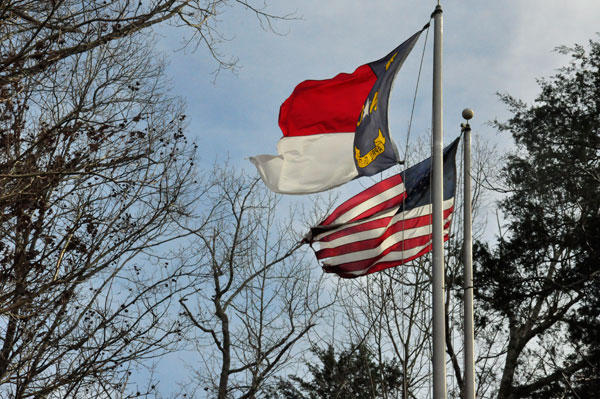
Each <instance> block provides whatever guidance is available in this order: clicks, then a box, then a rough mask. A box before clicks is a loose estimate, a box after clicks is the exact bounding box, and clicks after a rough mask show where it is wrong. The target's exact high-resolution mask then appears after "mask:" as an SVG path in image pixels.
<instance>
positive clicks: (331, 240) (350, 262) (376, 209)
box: [307, 140, 458, 278]
mask: <svg viewBox="0 0 600 399" xmlns="http://www.w3.org/2000/svg"><path fill="white" fill-rule="evenodd" d="M457 146H458V140H456V141H455V142H454V143H452V144H451V145H450V146H448V148H447V149H446V150H445V155H444V164H445V165H444V181H445V186H444V241H446V240H447V239H448V234H449V228H450V222H451V219H452V212H453V210H454V191H455V181H456V168H455V162H454V159H455V154H456V148H457ZM430 165H431V160H430V159H427V160H425V161H423V162H421V163H420V164H418V165H415V166H414V167H412V168H409V169H408V170H406V171H405V172H404V173H402V174H398V175H395V176H392V177H389V178H387V179H385V180H382V181H381V182H379V183H377V184H375V185H374V186H372V187H370V188H368V189H367V190H365V191H363V192H361V193H359V194H357V195H356V196H354V197H353V198H351V199H350V200H348V201H346V202H344V203H343V204H342V205H340V206H339V207H338V208H337V209H336V210H335V211H333V213H332V214H331V215H330V216H329V217H327V218H326V219H325V220H324V221H323V222H322V223H321V224H319V225H318V226H317V227H314V228H312V229H311V232H310V234H309V237H308V238H307V240H308V242H310V244H311V246H312V244H313V243H315V242H318V243H319V249H318V250H316V251H315V254H316V256H317V259H318V260H319V261H321V262H322V265H323V269H324V271H325V272H328V273H336V274H338V275H339V276H341V277H346V278H352V277H357V276H361V275H365V274H370V273H373V272H376V271H379V270H383V269H387V268H389V267H394V266H398V265H401V264H404V263H406V262H409V261H411V260H413V259H416V258H418V257H420V256H422V255H424V254H425V253H427V252H429V251H430V250H431V236H432V228H431V225H432V215H431V213H432V209H431V208H432V206H431V201H430V193H431V190H430V184H429V179H430ZM402 176H404V177H405V178H406V179H407V180H406V184H405V182H404V181H403V178H402Z"/></svg>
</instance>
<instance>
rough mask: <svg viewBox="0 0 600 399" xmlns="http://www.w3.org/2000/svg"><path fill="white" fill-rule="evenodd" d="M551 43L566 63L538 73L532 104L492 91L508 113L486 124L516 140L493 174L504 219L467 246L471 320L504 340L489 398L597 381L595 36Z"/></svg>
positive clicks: (599, 291)
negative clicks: (474, 302) (502, 225)
mask: <svg viewBox="0 0 600 399" xmlns="http://www.w3.org/2000/svg"><path fill="white" fill-rule="evenodd" d="M559 51H560V52H562V53H564V54H569V55H570V56H571V62H570V63H569V64H568V65H567V66H566V67H564V68H562V69H560V70H559V72H558V73H557V74H556V75H555V76H553V77H551V78H550V79H542V80H540V81H539V85H540V89H541V93H540V94H539V96H538V97H537V98H536V100H535V102H534V104H533V105H528V104H525V103H524V102H522V101H519V100H517V99H515V98H514V97H512V96H509V95H502V96H501V99H502V101H503V102H504V103H505V104H507V105H508V107H509V109H510V111H511V112H512V114H513V116H512V118H510V119H509V120H508V121H507V122H505V123H500V122H496V126H497V128H498V129H499V131H500V132H509V133H510V134H511V135H512V137H513V139H514V141H515V143H516V146H517V150H516V151H515V152H514V153H513V154H511V155H510V156H508V158H507V163H506V166H505V167H504V169H503V176H502V179H503V182H504V184H505V186H506V187H505V189H506V192H507V193H508V194H507V196H506V197H505V199H504V200H503V201H502V202H501V210H502V211H503V212H504V215H505V217H506V219H507V221H508V224H507V226H506V227H507V231H505V232H504V233H505V234H501V237H500V238H499V239H498V242H497V245H496V246H495V248H493V249H490V248H488V247H487V246H485V245H481V244H480V245H478V246H477V251H476V257H475V259H476V260H478V262H477V265H476V280H475V281H476V288H477V289H476V295H477V299H478V301H479V304H478V306H477V308H478V309H479V314H478V315H477V321H478V323H479V324H480V326H481V327H483V328H485V331H487V332H488V333H489V334H492V333H493V334H495V336H496V337H504V338H505V341H504V344H503V348H501V349H500V350H499V351H498V353H499V354H500V356H499V357H498V359H502V360H501V362H503V364H501V368H500V370H502V371H501V374H500V375H498V374H497V378H498V380H499V382H500V384H499V388H498V390H497V392H496V394H497V397H498V398H555V397H556V398H558V397H561V398H565V397H569V398H571V397H572V398H582V397H589V398H592V397H598V396H597V395H598V392H599V391H598V388H599V387H600V386H599V385H600V377H599V376H600V333H599V331H600V328H599V327H600V322H599V316H600V268H599V267H598V266H599V260H600V42H598V41H591V42H590V49H589V51H586V49H585V48H584V47H583V46H575V47H574V48H566V47H563V48H560V49H559ZM488 336H491V335H488ZM492 341H493V342H492V343H490V344H489V345H496V346H498V345H499V341H498V339H495V340H492ZM502 354H504V356H502Z"/></svg>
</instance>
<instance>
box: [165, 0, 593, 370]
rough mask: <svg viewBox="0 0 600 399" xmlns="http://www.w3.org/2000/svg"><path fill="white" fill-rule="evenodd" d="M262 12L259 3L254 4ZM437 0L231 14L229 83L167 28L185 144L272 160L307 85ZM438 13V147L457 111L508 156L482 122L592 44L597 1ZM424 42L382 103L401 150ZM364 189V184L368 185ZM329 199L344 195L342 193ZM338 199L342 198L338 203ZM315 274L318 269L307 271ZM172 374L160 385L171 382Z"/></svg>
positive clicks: (385, 48) (419, 127)
mask: <svg viewBox="0 0 600 399" xmlns="http://www.w3.org/2000/svg"><path fill="white" fill-rule="evenodd" d="M259 3H260V2H259ZM436 3H437V1H434V0H429V1H423V0H404V1H399V0H395V1H392V0H367V1H364V0H363V1H358V0H326V1H324V0H304V1H291V0H274V1H272V4H271V5H270V6H269V8H268V11H269V12H272V13H274V14H288V13H294V15H295V16H296V17H298V18H299V19H297V20H292V21H280V22H277V23H276V24H275V29H276V30H277V31H278V32H279V33H281V34H274V33H272V32H269V31H265V30H263V29H261V26H260V24H259V23H258V21H257V19H256V18H255V17H254V16H253V15H252V14H251V13H250V12H249V11H245V10H243V9H239V8H231V9H229V8H228V9H224V10H223V11H224V12H223V14H222V15H221V16H220V17H219V19H220V21H221V22H220V25H219V26H218V28H219V30H220V31H221V32H222V33H223V34H224V35H225V37H227V38H229V39H231V40H229V41H226V42H223V43H222V44H221V45H220V46H219V50H220V52H221V53H222V54H224V55H225V56H226V57H227V56H232V57H237V58H238V59H239V67H240V69H239V70H238V72H237V74H232V73H230V72H228V71H223V72H221V74H220V75H219V76H218V77H217V79H216V80H215V79H214V76H213V75H211V72H212V71H214V70H215V68H216V63H215V62H214V60H212V59H211V58H210V55H209V54H208V52H207V51H206V50H205V49H203V48H202V47H200V48H199V49H197V50H196V51H191V49H186V50H181V51H176V52H175V51H174V50H175V49H177V48H179V47H180V44H179V39H180V38H181V36H182V33H183V32H182V31H180V30H171V29H165V30H164V31H163V33H164V38H163V39H162V40H161V41H159V42H158V49H159V50H160V51H161V52H163V53H164V55H165V56H166V58H167V59H168V60H169V62H170V65H169V68H168V75H169V78H170V79H171V80H172V84H173V93H174V94H176V95H178V96H181V97H182V98H183V99H184V100H185V101H186V102H187V114H188V119H187V120H188V121H189V128H188V130H187V135H188V137H190V138H193V139H194V140H195V141H196V142H197V143H198V144H199V145H200V151H201V154H202V159H201V164H202V167H205V168H210V167H211V165H212V164H213V163H214V162H215V161H224V160H225V159H227V158H229V159H230V161H231V162H232V163H233V164H235V165H236V166H239V167H242V168H244V169H246V170H247V171H248V172H249V173H255V171H254V167H253V166H252V165H251V164H250V162H249V161H247V160H246V159H245V158H246V157H248V156H252V155H257V154H262V153H267V154H269V153H270V154H275V153H276V143H277V140H279V138H280V137H281V132H280V130H279V127H278V125H277V118H278V112H279V106H280V105H281V103H282V102H283V101H284V100H285V99H286V98H287V97H288V96H289V95H290V93H291V92H292V90H293V88H294V87H295V86H296V85H297V84H298V83H300V82H301V81H303V80H306V79H326V78H330V77H333V76H334V75H336V74H337V73H340V72H352V71H353V70H354V69H355V68H356V67H357V66H359V65H362V64H365V63H367V62H370V61H373V60H376V59H378V58H380V57H382V56H383V55H385V54H387V53H388V52H389V51H390V50H391V49H392V48H394V47H395V46H397V45H398V44H399V43H401V42H402V41H404V40H405V39H407V38H408V37H409V36H410V35H412V34H413V33H414V32H416V31H417V30H419V29H420V28H421V27H422V26H423V25H424V24H425V23H427V22H428V20H429V17H430V14H431V13H432V11H433V10H434V8H435V5H436ZM442 6H443V9H444V140H445V142H446V143H449V142H450V141H452V140H453V139H454V138H455V137H456V136H457V135H458V133H459V125H460V123H461V122H462V120H461V116H460V114H461V111H462V109H463V108H465V107H471V108H473V109H474V110H475V118H474V119H473V121H472V122H471V125H472V127H473V133H474V134H475V135H476V136H479V137H480V138H481V139H483V140H485V141H489V142H492V143H495V144H497V145H498V146H499V147H500V148H508V147H509V143H510V138H509V137H508V136H499V135H498V134H497V133H496V132H495V130H494V129H493V128H492V127H490V126H489V125H488V122H489V121H491V120H493V119H495V118H499V119H500V120H503V119H505V118H507V117H508V116H509V114H508V113H507V111H506V109H505V107H504V105H502V104H501V103H500V102H499V101H498V98H497V96H496V93H497V92H503V93H510V94H512V95H514V96H516V97H518V98H521V99H522V100H524V101H527V102H531V101H532V100H533V99H534V97H535V96H536V94H537V93H538V88H537V83H536V78H539V77H545V76H549V75H552V74H554V73H555V72H556V69H557V68H559V67H561V66H563V65H565V64H566V63H567V61H568V57H566V56H564V55H560V54H557V53H556V52H554V51H553V49H554V48H555V47H556V46H559V45H569V46H571V45H573V44H575V43H579V44H586V43H587V42H588V40H589V39H591V38H598V36H597V35H596V32H597V31H600V24H599V23H598V20H599V19H600V2H598V1H594V0H569V1H566V0H544V1H542V0H526V1H523V0H499V1H481V0H460V1H459V0H448V1H443V2H442ZM424 39H425V35H422V36H421V39H420V41H419V43H418V44H417V45H416V46H415V49H414V50H413V53H412V54H411V55H410V56H409V58H408V59H407V61H406V63H405V66H404V67H403V69H401V70H400V73H399V75H398V77H397V79H396V84H395V87H394V90H393V91H392V98H391V103H390V115H389V119H390V131H391V134H392V137H393V138H394V140H395V141H396V143H397V145H398V147H399V149H400V150H401V152H402V150H403V148H404V143H405V142H406V134H407V125H408V120H409V116H410V106H411V104H412V97H413V95H414V90H415V83H416V77H417V71H418V67H419V62H420V57H421V52H422V50H423V45H424ZM432 44H433V30H431V32H430V35H429V39H428V43H427V48H426V53H425V59H424V65H423V73H422V77H421V82H420V89H419V93H418V97H417V102H416V109H415V119H414V122H413V127H412V132H411V137H410V140H411V142H415V141H416V140H417V139H418V138H421V139H423V140H428V136H429V134H430V132H429V129H430V126H431V120H430V118H431V116H430V115H431V71H432V65H431V60H432V55H431V53H432ZM367 184H368V183H367ZM337 190H347V188H340V189H337ZM343 196H344V197H346V195H345V193H344V195H343ZM315 267H317V266H316V261H315ZM173 371H174V373H175V374H174V375H172V376H169V375H165V376H164V378H163V381H165V380H166V381H169V380H170V379H171V378H174V377H175V376H176V375H177V374H178V373H179V372H180V371H176V370H173Z"/></svg>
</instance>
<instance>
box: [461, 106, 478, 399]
mask: <svg viewBox="0 0 600 399" xmlns="http://www.w3.org/2000/svg"><path fill="white" fill-rule="evenodd" d="M462 116H463V118H465V119H466V120H467V123H466V124H461V130H462V133H463V146H464V147H463V154H464V172H463V173H464V193H463V201H464V203H463V211H464V220H463V223H464V237H463V245H464V247H463V250H464V263H465V269H464V318H465V320H464V328H465V359H464V360H465V376H464V381H465V386H464V392H463V399H475V357H474V352H475V337H474V332H473V229H472V223H473V221H472V214H471V126H469V120H470V119H471V118H473V110H471V109H469V108H465V109H464V110H463V112H462Z"/></svg>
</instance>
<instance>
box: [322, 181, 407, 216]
mask: <svg viewBox="0 0 600 399" xmlns="http://www.w3.org/2000/svg"><path fill="white" fill-rule="evenodd" d="M399 184H402V175H401V174H396V175H394V176H390V177H388V178H387V179H384V180H382V181H380V182H379V183H377V184H375V185H373V186H371V187H369V188H368V189H366V190H364V191H362V192H360V193H358V194H356V195H355V196H354V197H352V198H350V199H349V200H348V201H346V202H344V203H343V204H341V205H340V206H338V207H337V208H336V209H335V210H334V211H333V212H332V213H331V215H329V216H328V217H327V219H325V220H324V221H323V222H322V223H321V224H320V226H328V225H330V224H335V222H336V219H338V218H339V217H340V216H342V215H344V214H346V213H348V212H349V211H351V210H352V209H353V208H356V207H357V206H360V205H362V204H364V203H365V202H367V201H369V200H371V199H372V198H373V197H375V196H376V195H378V194H381V193H383V192H385V191H387V190H389V189H391V188H394V187H396V186H398V185H399ZM405 197H406V191H403V192H402V193H401V194H398V195H396V196H394V197H392V198H390V199H389V200H387V201H385V202H383V203H377V204H374V205H375V206H374V207H371V208H369V210H368V211H365V212H363V213H361V214H359V215H357V216H355V217H353V218H352V219H350V220H347V221H345V222H351V221H353V220H356V219H359V218H360V219H364V218H367V217H370V216H372V215H374V214H376V213H378V212H380V211H381V210H383V209H388V208H391V207H393V206H398V205H400V204H401V203H402V200H404V198H405Z"/></svg>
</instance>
